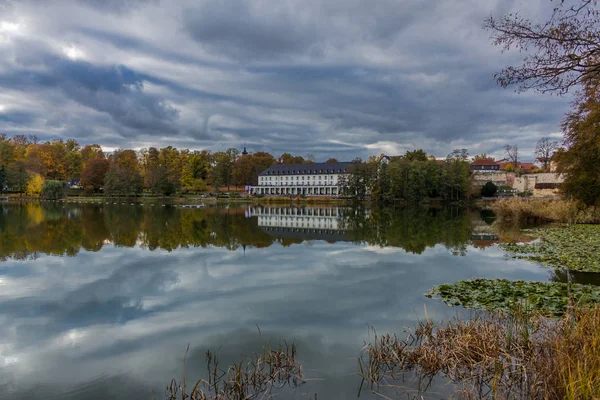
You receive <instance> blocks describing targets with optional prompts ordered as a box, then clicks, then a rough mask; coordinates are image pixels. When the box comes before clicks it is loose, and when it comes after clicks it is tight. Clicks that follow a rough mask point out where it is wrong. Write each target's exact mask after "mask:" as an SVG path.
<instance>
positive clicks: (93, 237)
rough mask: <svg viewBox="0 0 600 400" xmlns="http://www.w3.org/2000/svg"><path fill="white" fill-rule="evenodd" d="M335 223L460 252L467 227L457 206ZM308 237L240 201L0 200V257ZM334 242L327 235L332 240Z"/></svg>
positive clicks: (364, 235)
mask: <svg viewBox="0 0 600 400" xmlns="http://www.w3.org/2000/svg"><path fill="white" fill-rule="evenodd" d="M341 214H342V215H341V217H340V227H341V229H342V230H344V231H346V235H345V236H344V237H345V238H346V240H347V238H350V239H351V240H352V241H354V242H359V243H368V244H372V245H378V246H394V247H401V248H403V249H405V250H406V251H409V252H412V253H417V254H420V253H422V252H423V251H424V250H425V249H426V248H428V247H433V246H435V245H436V244H438V243H441V244H443V245H445V246H446V247H447V248H448V249H450V250H451V251H452V252H453V254H457V255H460V254H464V253H465V252H466V245H467V243H468V241H469V235H470V225H469V219H468V217H467V215H466V213H465V212H463V211H462V210H460V209H457V208H454V209H450V208H443V209H428V208H402V209H378V210H372V211H370V212H367V211H365V209H361V208H353V209H350V208H348V209H341ZM306 240H309V239H307V238H305V237H297V238H296V237H293V236H292V237H274V236H272V235H270V234H268V233H267V232H265V231H264V230H263V229H261V228H260V227H259V226H258V221H257V218H255V217H251V218H247V217H246V216H245V209H244V208H240V207H227V208H226V207H208V208H204V209H183V208H178V207H173V206H168V205H167V206H164V207H163V206H160V205H156V206H148V205H144V206H142V205H139V204H137V205H129V204H128V205H95V204H69V203H65V204H62V203H26V204H22V205H19V204H6V205H0V258H2V259H6V258H8V257H10V258H13V259H27V258H32V257H35V256H36V254H38V253H45V254H55V255H70V256H73V255H76V254H77V253H78V252H79V250H80V249H81V248H83V249H85V250H87V251H99V250H100V249H102V247H103V246H104V244H105V243H113V244H114V245H116V246H125V247H132V246H135V245H139V246H141V247H142V248H147V249H149V250H154V249H164V250H168V251H171V250H174V249H177V248H180V247H207V246H216V247H224V248H227V249H229V250H235V249H238V248H239V247H241V246H246V247H247V246H253V247H268V246H271V245H272V244H273V243H275V242H278V243H280V244H281V245H283V246H290V245H293V244H299V243H302V242H305V241H306ZM333 240H335V239H333Z"/></svg>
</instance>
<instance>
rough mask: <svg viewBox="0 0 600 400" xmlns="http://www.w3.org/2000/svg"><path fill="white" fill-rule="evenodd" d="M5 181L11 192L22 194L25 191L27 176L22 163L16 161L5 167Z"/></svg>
mask: <svg viewBox="0 0 600 400" xmlns="http://www.w3.org/2000/svg"><path fill="white" fill-rule="evenodd" d="M6 179H7V183H8V187H9V188H10V190H11V191H14V192H18V193H24V192H25V191H26V190H27V181H28V180H29V176H28V175H27V170H26V169H25V163H24V162H23V161H17V162H15V163H13V164H10V165H8V166H7V167H6Z"/></svg>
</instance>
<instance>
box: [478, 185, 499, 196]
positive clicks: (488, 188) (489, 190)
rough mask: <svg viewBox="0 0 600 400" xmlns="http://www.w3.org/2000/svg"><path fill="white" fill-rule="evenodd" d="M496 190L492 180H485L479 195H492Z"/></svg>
mask: <svg viewBox="0 0 600 400" xmlns="http://www.w3.org/2000/svg"><path fill="white" fill-rule="evenodd" d="M497 191H498V187H497V186H496V185H494V183H493V182H487V183H486V184H485V185H483V187H482V188H481V195H482V196H483V197H494V195H495V194H496V192H497Z"/></svg>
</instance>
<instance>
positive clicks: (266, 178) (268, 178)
mask: <svg viewBox="0 0 600 400" xmlns="http://www.w3.org/2000/svg"><path fill="white" fill-rule="evenodd" d="M271 178H272V177H271V176H265V177H261V178H260V180H261V181H263V180H267V181H271V180H274V181H278V180H279V178H278V177H275V179H271ZM288 178H290V177H289V176H286V177H285V180H286V181H287V180H290V179H288ZM307 178H308V180H309V181H310V176H309V177H307ZM316 179H317V178H316V176H314V175H313V177H312V180H313V181H314V180H316ZM329 179H330V180H333V175H331V176H330V177H329ZM281 180H283V177H281ZM291 180H292V181H293V180H294V177H293V176H292V177H291ZM296 180H297V181H298V180H300V177H299V176H297V177H296ZM302 180H304V176H303V177H302ZM319 180H321V176H319ZM325 180H327V177H325Z"/></svg>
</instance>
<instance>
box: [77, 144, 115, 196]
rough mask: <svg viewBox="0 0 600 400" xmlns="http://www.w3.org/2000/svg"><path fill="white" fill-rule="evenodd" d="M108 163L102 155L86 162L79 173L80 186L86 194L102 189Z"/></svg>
mask: <svg viewBox="0 0 600 400" xmlns="http://www.w3.org/2000/svg"><path fill="white" fill-rule="evenodd" d="M108 167H109V163H108V160H107V159H106V158H104V154H102V153H99V154H98V155H97V156H96V157H95V158H93V159H91V160H88V162H87V163H86V166H85V168H84V170H83V172H82V173H81V186H82V187H83V190H84V192H85V193H86V194H88V195H89V194H92V193H96V192H99V191H100V189H102V188H103V187H104V178H105V176H106V173H107V172H108Z"/></svg>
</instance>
